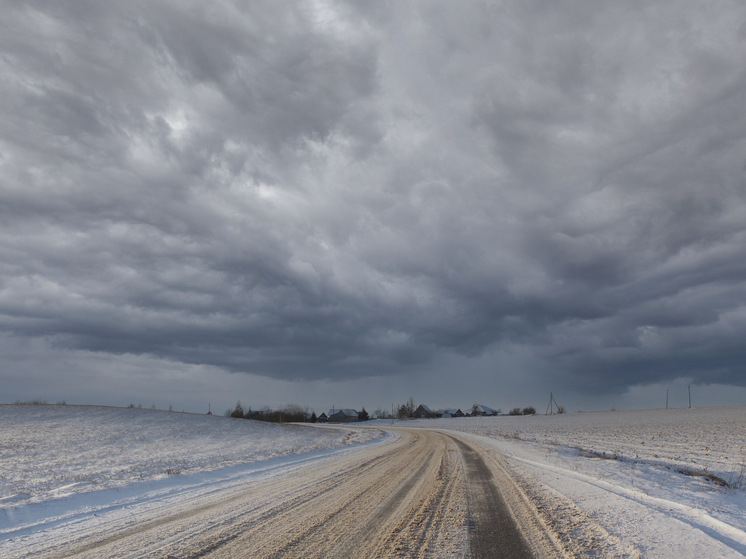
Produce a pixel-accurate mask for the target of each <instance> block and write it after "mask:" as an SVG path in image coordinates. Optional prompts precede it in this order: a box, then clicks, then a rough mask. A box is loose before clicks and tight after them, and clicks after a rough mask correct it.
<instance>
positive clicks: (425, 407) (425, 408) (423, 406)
mask: <svg viewBox="0 0 746 559" xmlns="http://www.w3.org/2000/svg"><path fill="white" fill-rule="evenodd" d="M420 408H422V409H423V410H425V413H433V410H431V409H430V408H428V407H427V406H426V405H425V404H420V407H419V408H417V409H420Z"/></svg>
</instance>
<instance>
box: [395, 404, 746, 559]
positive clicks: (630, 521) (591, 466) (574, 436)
mask: <svg viewBox="0 0 746 559" xmlns="http://www.w3.org/2000/svg"><path fill="white" fill-rule="evenodd" d="M407 424H408V425H411V426H420V427H426V428H437V429H446V430H455V431H459V432H465V433H470V434H472V435H473V436H474V437H475V438H478V439H481V440H484V441H488V443H489V444H490V445H491V446H492V447H493V448H495V449H496V450H498V451H499V452H501V453H502V454H504V455H507V456H508V457H510V458H511V459H512V463H513V464H514V465H515V467H516V471H517V472H519V474H521V475H522V476H523V478H524V480H525V481H526V483H527V485H528V486H529V487H531V486H532V487H533V491H534V492H535V496H537V497H538V498H540V499H544V500H545V505H546V506H547V507H549V508H552V507H553V508H554V509H555V510H560V509H562V510H565V512H568V513H569V514H570V517H571V518H572V517H574V518H576V519H577V521H578V522H586V523H587V522H588V521H593V522H597V523H598V524H599V526H600V527H601V528H602V529H603V530H604V531H605V532H606V534H608V536H607V537H606V539H607V540H609V541H611V542H613V543H615V545H614V546H612V547H614V549H615V550H616V553H617V554H620V555H627V556H632V557H635V556H638V557H692V558H695V557H742V556H744V555H746V494H745V493H744V489H745V488H746V483H745V482H744V473H745V470H746V407H721V408H701V409H669V410H644V411H616V412H600V413H574V414H565V415H554V416H530V417H523V416H517V417H516V416H501V417H495V418H453V419H440V420H421V421H413V422H407ZM537 482H538V483H537Z"/></svg>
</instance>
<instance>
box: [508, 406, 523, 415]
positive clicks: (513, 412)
mask: <svg viewBox="0 0 746 559" xmlns="http://www.w3.org/2000/svg"><path fill="white" fill-rule="evenodd" d="M508 415H521V408H513V409H512V410H510V411H509V412H508Z"/></svg>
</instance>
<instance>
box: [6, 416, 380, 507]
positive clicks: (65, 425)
mask: <svg viewBox="0 0 746 559" xmlns="http://www.w3.org/2000/svg"><path fill="white" fill-rule="evenodd" d="M380 435H381V433H380V432H378V431H373V430H362V429H355V428H348V429H344V430H338V429H314V428H312V427H304V426H298V425H277V424H272V423H260V422H256V421H247V420H243V419H231V418H227V417H222V416H207V415H198V414H191V413H178V412H167V411H159V410H143V409H129V408H111V407H99V406H61V405H57V406H52V405H44V406H40V405H0V510H2V509H3V508H9V507H16V506H18V504H19V502H25V503H35V502H40V501H46V500H51V499H57V498H60V497H63V496H65V495H69V494H71V493H84V492H90V491H98V490H103V489H112V488H121V487H124V486H126V485H129V484H132V483H133V482H140V481H146V480H154V479H160V478H164V477H168V476H172V475H180V474H181V475H186V474H194V473H198V472H208V471H212V470H216V469H219V468H224V467H227V466H235V465H240V464H245V463H249V462H255V461H260V460H268V459H272V458H278V457H282V456H287V455H291V454H298V453H304V452H309V451H313V450H321V449H328V448H334V447H339V446H343V445H348V444H350V443H353V442H364V441H366V440H370V439H372V438H375V437H378V436H380Z"/></svg>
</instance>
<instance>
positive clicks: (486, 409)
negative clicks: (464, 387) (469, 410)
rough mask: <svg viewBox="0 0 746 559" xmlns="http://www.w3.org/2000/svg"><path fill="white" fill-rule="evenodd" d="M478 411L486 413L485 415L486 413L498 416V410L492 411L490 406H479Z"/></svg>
mask: <svg viewBox="0 0 746 559" xmlns="http://www.w3.org/2000/svg"><path fill="white" fill-rule="evenodd" d="M477 410H479V411H481V412H484V413H486V414H488V415H496V414H497V410H493V409H492V408H491V407H489V406H482V405H479V406H477Z"/></svg>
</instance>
